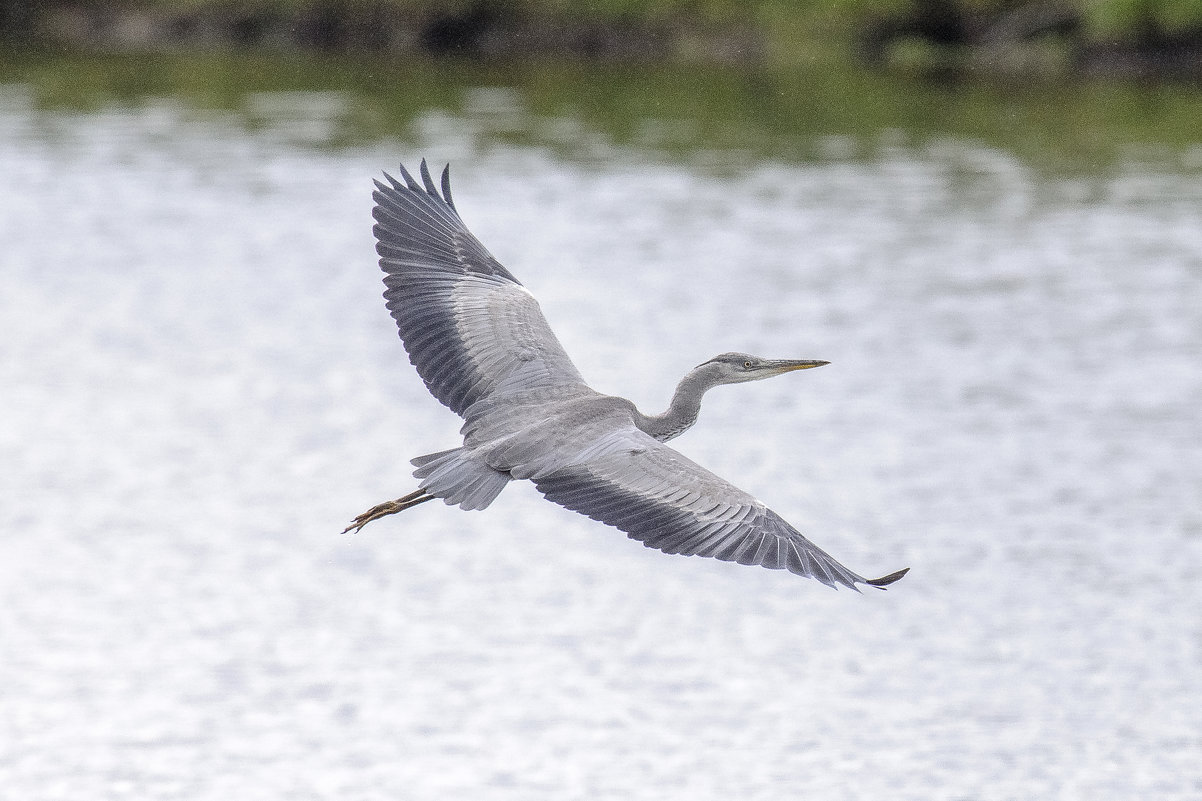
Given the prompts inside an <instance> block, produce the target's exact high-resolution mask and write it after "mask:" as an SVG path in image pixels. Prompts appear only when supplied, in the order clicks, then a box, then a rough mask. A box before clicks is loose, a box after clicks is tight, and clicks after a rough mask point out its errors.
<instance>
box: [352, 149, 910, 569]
mask: <svg viewBox="0 0 1202 801" xmlns="http://www.w3.org/2000/svg"><path fill="white" fill-rule="evenodd" d="M400 173H401V177H402V179H403V180H400V181H398V180H396V179H395V178H393V177H392V176H391V175H388V174H387V173H385V174H384V177H385V178H386V179H387V183H383V182H381V181H378V180H377V181H376V182H375V186H376V190H375V192H373V193H372V197H373V199H374V200H375V208H374V209H373V211H372V216H373V217H374V218H375V221H376V222H375V226H374V227H373V229H372V230H373V231H374V232H375V236H376V252H377V253H378V254H379V256H380V268H381V269H382V270H383V271H384V273H385V276H384V284H385V287H386V289H385V291H384V298H385V300H386V301H387V306H388V310H389V311H390V312H391V313H392V316H393V318H394V319H395V320H396V323H397V327H398V328H399V329H400V335H401V339H402V341H403V342H404V345H405V349H406V350H407V351H408V352H409V359H410V361H411V362H412V363H413V365H414V367H416V368H417V372H418V374H419V375H420V376H421V377H422V380H423V381H425V383H426V387H427V388H429V390H430V392H431V394H433V395H434V397H435V398H437V399H438V400H439V401H441V402H442V403H443V404H445V405H446V406H448V407H450V408H451V409H452V410H453V411H454V412H455V413H457V414H459V415H460V416H461V417H463V420H464V424H463V428H462V432H461V433H462V434H463V445H462V446H461V447H458V448H452V449H450V450H446V451H441V452H439V453H431V454H427V455H425V456H419V457H417V458H416V459H413V462H412V463H413V464H414V465H415V466H416V467H417V469H416V470H415V471H414V473H413V475H414V476H415V477H417V478H419V479H421V484H420V486H419V488H418V489H417V490H416V491H414V492H411V493H409V494H408V495H406V496H404V497H402V498H397V499H396V500H394V501H386V502H384V503H381V504H378V505H377V506H373V507H372V508H371V509H368V510H367V511H366V512H364V513H363V514H361V515H359V516H358V517H356V518H355V519H354V521H353V522H352V523H351V524H350V525H349V526H347V527H346V529H344V532H343V533H345V532H347V531H351V530H352V529H353V530H355V531H358V530H360V529H362V528H363V526H365V525H367V524H368V523H370V522H371V521H373V520H378V519H380V518H381V517H385V516H387V515H392V514H396V513H397V512H402V511H404V510H406V509H409V508H412V507H414V506H417V505H418V504H420V503H425V502H426V501H430V500H433V499H435V498H441V499H442V500H443V501H444V502H445V503H447V504H448V505H452V504H453V505H458V506H459V507H460V508H462V509H469V510H473V509H484V508H485V507H487V506H488V505H489V504H491V503H492V502H493V500H495V499H496V497H497V495H499V494H500V492H501V490H503V489H505V487H506V485H508V484H509V482H510V481H515V480H519V479H528V480H530V481H533V482H534V486H535V487H536V488H538V490H539V492H541V493H542V494H543V495H545V496H546V497H547V498H548V499H549V500H551V501H554V502H555V503H558V504H560V505H562V506H565V507H567V508H568V509H571V510H573V511H575V512H579V513H581V514H584V515H587V516H588V517H591V518H593V519H594V520H599V521H601V522H603V523H608V524H609V525H611V526H615V527H617V528H619V529H621V530H622V531H624V532H626V533H627V534H628V535H629V536H630V537H631V538H633V539H636V540H639V541H640V542H642V543H643V544H644V545H646V546H648V547H650V548H658V549H659V550H661V551H663V552H664V553H670V554H682V555H685V556H710V557H713V558H715V559H722V560H725V561H728V562H738V563H739V564H743V565H761V566H763V567H767V568H773V569H786V570H789V571H791V572H793V573H796V574H798V575H800V576H808V577H810V578H815V579H817V580H818V581H821V582H822V583H823V584H826V585H828V586H831V587H835V586H836V585H838V584H841V585H844V586H846V587H850V588H852V589H857V587H856V585H857V584H867V585H870V586H874V587H882V588H883V587H885V586H886V585H888V584H892V583H893V582H895V581H897V580H898V579H900V578H901V577H902V576H903V575H905V574H906V572H907V571H908V570H909V568H905V569H903V570H899V571H897V572H895V573H890V574H889V575H887V576H883V577H881V578H876V579H866V578H864V577H863V576H860V575H858V574H856V573H853V572H852V571H851V570H848V569H847V568H846V567H844V566H843V565H841V564H839V563H838V562H837V561H835V560H834V559H833V558H832V557H831V556H830V555H829V554H827V553H826V552H825V551H823V550H822V549H821V548H819V547H818V546H817V545H815V544H814V543H812V542H810V541H809V540H808V539H806V538H805V537H804V536H802V535H801V533H800V532H798V531H797V529H795V528H793V526H791V525H789V524H788V523H787V522H785V521H784V519H782V518H781V517H780V516H779V515H777V514H776V513H775V512H773V511H772V510H771V509H769V508H767V507H766V506H765V505H764V504H763V503H761V502H760V501H758V500H756V499H755V498H754V497H752V496H751V495H749V494H748V493H746V492H744V491H743V490H741V489H739V488H738V487H736V486H734V485H733V484H731V483H729V482H727V481H726V480H724V479H722V478H719V477H718V476H716V475H714V474H713V473H711V472H709V471H708V470H706V469H705V468H703V467H701V466H700V465H698V464H696V463H695V462H693V461H691V460H689V459H687V458H685V457H684V456H683V455H682V454H680V453H679V452H677V451H676V450H674V449H673V448H671V447H669V446H668V445H666V444H665V443H666V442H668V440H670V439H672V438H674V437H676V436H679V435H680V434H681V433H683V432H684V431H685V430H686V429H688V428H689V427H690V426H691V425H693V423H694V422H696V420H697V414H698V412H699V411H700V409H701V398H702V395H704V394H705V392H706V391H707V390H709V389H712V388H713V387H716V386H719V385H721V384H738V383H743V382H746V381H758V380H760V379H764V378H771V377H772V376H778V375H783V374H784V373H788V372H793V371H795V370H806V369H810V368H813V367H819V366H821V365H824V364H827V362H824V361H817V360H799V359H763V358H760V357H758V356H751V355H748V354H746V353H723V354H721V355H718V356H715V357H714V358H712V359H710V360H708V361H706V362H703V363H701V364H699V365H698V366H697V367H695V368H694V369H693V370H691V371H689V373H688V374H687V375H686V376H685V377H684V378H683V379H681V381H680V384H679V385H678V386H677V387H676V393H675V395H673V397H672V403H671V405H670V406H669V407H668V410H667V411H666V412H664V413H663V414H653V415H648V414H643V413H642V412H640V411H639V410H638V409H637V408H635V405H634V404H633V403H631V402H630V401H628V400H626V399H625V398H619V397H614V396H612V395H603V394H601V393H600V392H597V391H596V390H594V389H592V388H591V387H589V386H588V385H587V384H586V383H585V382H584V379H583V378H581V376H580V373H579V372H578V371H577V369H576V367H575V365H573V364H572V360H571V359H570V358H568V354H567V353H566V352H565V351H564V349H563V346H562V345H560V343H559V340H558V339H557V338H556V337H555V334H554V333H553V332H552V331H551V328H550V327H549V326H548V325H547V321H546V320H545V319H544V318H543V315H542V312H541V311H540V310H539V305H538V302H537V301H536V300H535V299H534V296H533V295H531V294H530V292H529V290H527V289H526V288H525V287H524V286H522V284H521V282H520V281H518V279H517V278H515V277H514V275H513V273H511V272H509V270H507V269H505V267H503V266H502V265H501V264H500V262H498V261H497V260H496V259H495V258H493V256H492V254H490V253H489V252H488V250H487V249H485V247H484V245H482V244H481V243H480V241H479V240H478V239H476V237H475V236H473V235H472V233H471V231H469V230H468V229H467V226H466V225H464V223H463V220H462V219H461V218H460V216H459V212H458V211H457V210H456V209H455V203H454V201H453V200H452V199H451V182H450V165H448V166H447V168H446V169H444V170H443V172H442V181H441V184H442V185H441V191H440V190H439V187H438V186H436V185H435V183H434V180H433V179H432V178H431V176H430V170H429V168H428V167H427V166H426V162H425V160H423V161H422V163H421V169H420V174H421V182H420V183H419V182H418V181H417V180H415V179H414V177H413V176H412V175H410V174H409V172H408V171H407V170H406V169H405V167H404V165H401V168H400Z"/></svg>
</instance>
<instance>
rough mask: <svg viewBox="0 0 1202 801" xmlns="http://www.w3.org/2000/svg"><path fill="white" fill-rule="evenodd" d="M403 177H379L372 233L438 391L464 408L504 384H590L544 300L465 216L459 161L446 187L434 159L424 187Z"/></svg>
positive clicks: (408, 340) (399, 312)
mask: <svg viewBox="0 0 1202 801" xmlns="http://www.w3.org/2000/svg"><path fill="white" fill-rule="evenodd" d="M401 176H402V177H403V178H404V182H401V181H397V180H396V179H395V178H393V177H392V176H390V175H388V174H387V173H385V177H386V178H387V179H388V185H385V184H383V183H381V182H380V181H376V182H375V183H376V191H375V192H373V193H372V198H374V199H375V201H376V206H375V208H374V209H373V210H372V216H373V217H375V219H376V225H375V226H374V228H373V229H372V230H373V231H374V232H375V235H376V252H377V253H379V254H380V269H382V270H383V271H384V272H385V273H387V275H386V276H385V277H384V284H385V286H386V287H387V289H386V290H385V292H384V298H385V300H386V301H387V305H388V310H389V311H390V312H391V313H392V316H393V318H394V319H395V320H396V323H397V328H398V329H400V334H401V339H402V340H403V341H404V343H405V349H406V350H407V351H408V352H409V360H410V361H411V362H413V365H414V366H415V367H416V368H417V372H418V374H419V375H420V376H421V377H422V380H423V381H425V382H426V386H427V387H428V388H429V389H430V392H431V393H432V394H433V395H434V397H436V398H438V399H439V400H440V401H442V402H443V403H444V404H446V405H447V406H449V407H451V409H453V410H455V412H457V413H459V414H463V412H464V410H465V409H467V408H468V407H469V406H471V405H472V404H473V403H475V402H476V401H478V400H480V399H481V398H484V397H486V396H488V395H489V394H491V393H493V392H495V391H497V390H502V391H504V390H505V389H508V388H529V387H532V386H557V385H565V384H570V385H573V384H583V383H584V381H583V379H582V378H581V377H580V373H579V372H578V371H577V370H576V367H575V366H574V365H573V364H572V361H571V359H569V358H568V355H567V353H565V352H564V349H563V346H562V345H560V344H559V340H558V339H556V338H555V334H554V333H552V331H551V328H550V327H549V326H548V325H547V321H546V320H545V319H544V318H543V315H542V311H541V310H540V309H539V307H538V301H536V300H535V299H534V296H533V295H531V294H530V292H529V291H528V290H527V289H526V288H525V287H523V286H522V285H521V283H519V282H518V280H517V279H516V278H514V277H513V274H512V273H510V272H509V271H508V270H506V269H505V268H504V267H502V266H501V264H500V263H499V262H498V261H497V260H496V259H494V258H493V257H492V255H491V254H490V253H489V252H488V251H487V250H486V249H485V248H484V246H483V245H482V244H480V241H479V240H478V239H476V237H474V236H473V235H472V233H471V231H469V230H468V229H467V226H465V225H464V224H463V221H462V220H461V219H459V213H458V212H457V211H456V210H455V205H454V203H453V202H452V200H451V184H450V170H449V167H448V168H447V169H445V170H443V173H442V192H441V194H440V193H439V191H438V188H437V187H435V185H434V181H433V180H432V179H431V177H430V171H429V169H428V168H427V167H426V162H425V161H424V160H423V161H422V164H421V177H422V182H423V184H424V185H422V184H419V183H418V182H417V181H416V180H414V178H413V176H411V175H410V174H409V173H408V172H407V171H406V170H405V167H404V166H403V165H402V166H401Z"/></svg>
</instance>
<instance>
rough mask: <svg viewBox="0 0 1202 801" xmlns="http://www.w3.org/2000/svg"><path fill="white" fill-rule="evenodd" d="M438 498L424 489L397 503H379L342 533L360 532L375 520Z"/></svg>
mask: <svg viewBox="0 0 1202 801" xmlns="http://www.w3.org/2000/svg"><path fill="white" fill-rule="evenodd" d="M436 497H437V496H435V495H431V494H430V493H429V492H427V491H426V489H425V488H424V487H423V488H422V489H419V490H415V491H414V492H411V493H409V494H408V495H406V496H405V497H403V498H397V499H396V500H395V501H384V503H378V504H376V505H375V506H373V507H372V508H370V509H368V510H367V511H366V512H364V513H363V514H361V515H359V516H358V517H356V518H355V519H354V520H353V521H351V524H350V525H349V526H347V527H346V528H344V529H343V530H342V533H343V534H345V533H347V532H348V531H350V530H352V529H354V530H355V532H358V531H359V529H361V528H363V527H364V526H366V525H367V524H368V523H370V522H371V521H373V520H379V519H380V518H381V517H387V516H388V515H394V514H396V513H397V512H403V511H405V510H406V509H408V508H410V507H413V506H417V505H418V504H419V503H425V502H426V501H432V500H434V498H436Z"/></svg>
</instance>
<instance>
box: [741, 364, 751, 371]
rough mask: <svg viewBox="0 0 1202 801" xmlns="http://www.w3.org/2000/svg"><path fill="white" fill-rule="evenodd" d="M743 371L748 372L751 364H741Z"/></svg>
mask: <svg viewBox="0 0 1202 801" xmlns="http://www.w3.org/2000/svg"><path fill="white" fill-rule="evenodd" d="M743 369H744V370H750V369H751V362H743Z"/></svg>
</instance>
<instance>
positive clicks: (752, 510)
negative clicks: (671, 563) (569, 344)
mask: <svg viewBox="0 0 1202 801" xmlns="http://www.w3.org/2000/svg"><path fill="white" fill-rule="evenodd" d="M606 439H607V442H604V443H593V444H592V445H591V446H589V447H587V448H586V449H584V451H582V453H583V454H584V458H583V459H582V460H577V461H575V462H574V463H571V464H569V465H568V466H566V467H562V468H559V469H558V470H555V471H554V472H551V473H549V474H546V475H542V476H538V475H536V476H534V483H535V485H536V486H537V487H538V489H539V491H540V492H542V493H543V494H544V495H546V496H547V498H548V499H550V500H552V501H555V502H556V503H558V504H561V505H562V506H566V507H567V508H569V509H571V510H573V511H576V512H580V513H581V514H584V515H587V516H589V517H591V518H593V519H594V520H600V521H602V522H604V523H608V524H610V525H611V526H616V527H618V528H619V529H621V530H622V531H625V532H626V533H627V534H629V535H630V537H631V538H632V539H636V540H639V541H641V542H642V543H643V544H644V545H646V546H647V547H649V548H658V549H659V550H661V551H663V552H664V553H675V554H683V555H685V556H712V557H714V558H715V559H723V560H726V561H728V562H738V563H739V564H743V565H762V566H763V567H768V568H774V569H781V568H784V569H787V570H789V571H790V572H792V573H796V574H798V575H800V576H808V577H810V578H815V579H818V580H819V581H821V582H822V583H823V584H826V585H827V586H830V587H834V586H835V585H836V584H842V585H844V586H846V587H851V588H852V589H856V584H869V585H872V586H875V587H882V588H883V587H884V586H885V585H887V584H892V583H893V582H895V581H897V580H898V579H900V578H901V577H902V576H903V575H905V573H906V571H907V570H909V568H906V569H905V570H899V571H897V572H896V573H891V574H889V575H888V576H883V577H881V578H879V579H866V578H864V577H863V576H860V575H858V574H856V573H853V572H852V571H850V570H848V569H847V568H846V567H844V566H843V565H841V564H839V563H838V562H836V561H835V560H834V559H833V558H832V557H831V556H830V555H829V554H827V553H826V552H825V551H823V550H822V549H821V548H819V547H818V546H817V545H815V544H814V543H812V542H810V541H809V540H808V539H806V538H805V537H803V536H802V535H801V533H800V532H799V531H797V529H795V528H793V527H792V526H790V525H789V524H788V523H786V522H785V521H784V520H783V519H782V518H781V517H780V515H778V514H776V513H775V512H773V511H772V510H771V509H769V508H767V507H766V506H764V504H762V503H760V502H759V501H757V500H756V499H755V498H753V497H752V496H751V495H749V494H747V493H746V492H743V491H742V490H740V489H739V488H738V487H735V486H734V485H733V484H730V483H729V482H727V481H725V480H723V479H721V478H719V477H718V476H716V475H714V474H713V473H711V472H709V471H708V470H706V469H705V468H703V467H701V466H700V465H698V464H697V463H695V462H693V461H691V460H689V459H687V458H685V457H684V456H683V455H681V454H680V453H679V452H678V451H676V450H674V449H672V448H671V447H669V446H667V445H664V444H663V443H661V442H659V441H657V440H655V439H653V438H652V437H649V436H647V435H646V434H643V433H642V432H641V431H638V430H637V429H635V428H634V427H633V426H631V427H630V429H629V430H621V431H617V432H611V433H610V434H608V435H606Z"/></svg>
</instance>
